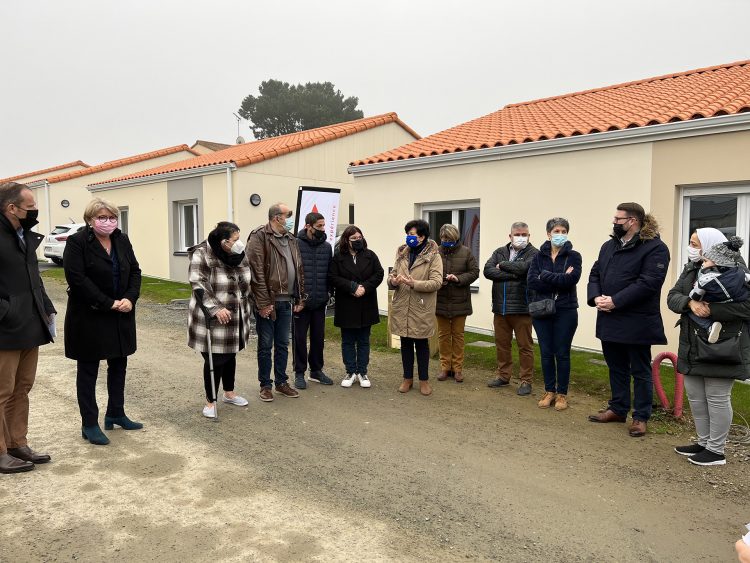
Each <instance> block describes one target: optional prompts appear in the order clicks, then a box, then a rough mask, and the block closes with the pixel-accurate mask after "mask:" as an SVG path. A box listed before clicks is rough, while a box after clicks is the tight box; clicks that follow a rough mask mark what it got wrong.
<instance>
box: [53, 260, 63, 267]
mask: <svg viewBox="0 0 750 563" xmlns="http://www.w3.org/2000/svg"><path fill="white" fill-rule="evenodd" d="M51 260H52V262H54V263H55V264H57V265H58V266H62V264H63V262H62V258H51Z"/></svg>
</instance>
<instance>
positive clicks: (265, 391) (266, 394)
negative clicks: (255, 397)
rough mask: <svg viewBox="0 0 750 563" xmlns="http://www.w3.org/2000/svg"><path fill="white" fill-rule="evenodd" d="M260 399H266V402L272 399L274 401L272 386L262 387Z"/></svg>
mask: <svg viewBox="0 0 750 563" xmlns="http://www.w3.org/2000/svg"><path fill="white" fill-rule="evenodd" d="M260 400H261V401H265V402H266V403H270V402H271V401H273V393H272V392H271V388H270V387H261V388H260Z"/></svg>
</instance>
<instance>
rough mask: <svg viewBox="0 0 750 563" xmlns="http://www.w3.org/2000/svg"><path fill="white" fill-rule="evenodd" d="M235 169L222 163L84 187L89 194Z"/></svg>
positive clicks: (221, 172)
mask: <svg viewBox="0 0 750 563" xmlns="http://www.w3.org/2000/svg"><path fill="white" fill-rule="evenodd" d="M236 169H237V165H236V164H235V163H234V162H223V163H221V164H212V165H210V166H201V167H200V168H190V169H189V170H177V171H175V172H165V173H163V174H154V175H153V176H143V177H142V178H129V179H127V180H118V181H115V182H106V183H104V184H89V185H88V186H86V189H88V191H90V192H91V193H96V192H102V191H105V190H114V189H117V188H126V187H130V186H139V185H142V184H155V183H157V182H166V181H168V180H180V179H183V178H195V177H196V176H207V175H209V174H223V173H224V171H225V170H226V171H227V173H229V171H231V170H236Z"/></svg>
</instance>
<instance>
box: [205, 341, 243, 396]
mask: <svg viewBox="0 0 750 563" xmlns="http://www.w3.org/2000/svg"><path fill="white" fill-rule="evenodd" d="M201 356H203V387H204V388H205V390H206V401H208V402H209V403H213V402H214V396H213V392H212V391H211V366H210V365H209V364H208V352H201ZM213 356H214V383H215V384H216V389H214V390H213V391H215V392H216V397H217V398H218V397H219V382H221V383H222V384H223V387H224V391H234V374H235V372H236V371H237V354H236V353H234V352H232V353H231V354H214V355H213Z"/></svg>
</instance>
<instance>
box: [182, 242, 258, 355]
mask: <svg viewBox="0 0 750 563" xmlns="http://www.w3.org/2000/svg"><path fill="white" fill-rule="evenodd" d="M188 256H189V257H190V268H189V270H188V272H189V276H188V279H189V281H190V286H191V288H192V290H193V295H192V296H191V297H190V306H189V309H190V312H189V315H188V346H190V347H191V348H193V349H194V350H197V351H198V352H208V342H207V340H206V319H205V317H204V315H203V311H202V310H201V308H200V307H199V306H198V301H197V300H196V298H195V290H196V289H199V288H200V289H203V290H204V291H205V294H204V296H203V303H204V305H205V306H206V308H207V309H208V312H209V314H210V315H211V317H212V320H211V323H210V325H211V352H213V353H214V354H232V353H236V352H239V351H240V350H241V349H242V348H244V347H245V346H246V345H247V342H248V340H249V337H250V326H251V321H252V294H251V290H250V263H249V262H248V260H247V256H245V258H244V259H243V260H242V262H241V263H240V265H239V266H237V267H236V268H234V267H232V266H229V265H227V264H225V263H224V262H223V261H222V260H220V259H219V258H218V257H217V256H216V254H214V251H213V250H212V249H211V246H210V245H209V244H208V242H207V241H205V240H204V241H203V242H202V243H200V244H197V245H196V246H193V247H191V248H189V249H188ZM224 308H226V309H228V310H229V311H230V312H231V313H232V319H231V320H230V321H229V323H227V324H225V325H222V324H219V322H218V321H217V320H216V319H214V318H213V317H214V315H216V313H218V312H219V311H220V310H221V309H224Z"/></svg>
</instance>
